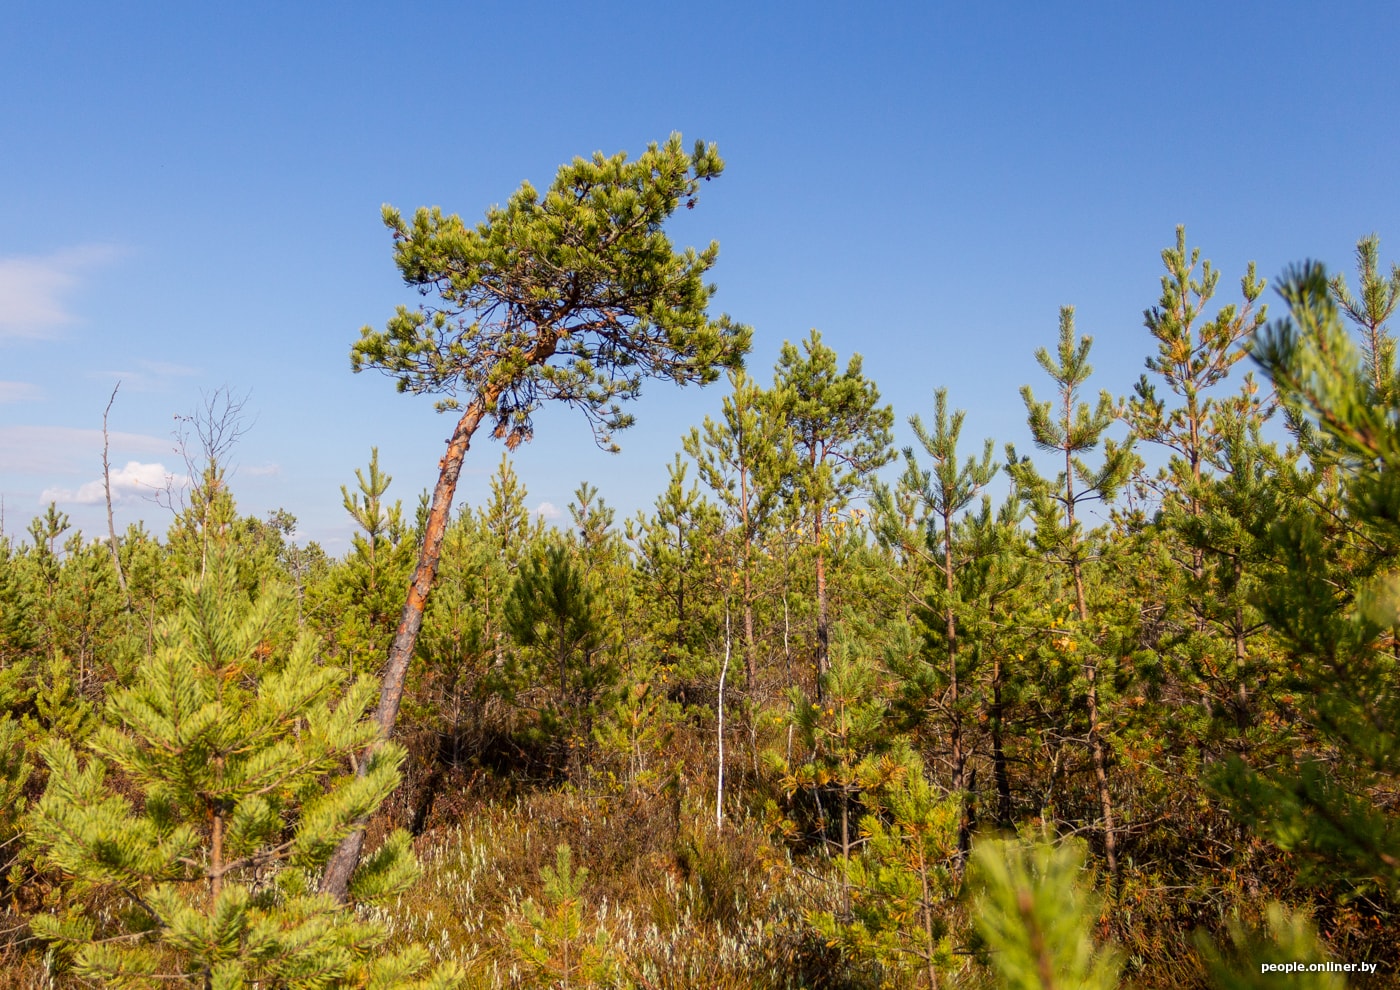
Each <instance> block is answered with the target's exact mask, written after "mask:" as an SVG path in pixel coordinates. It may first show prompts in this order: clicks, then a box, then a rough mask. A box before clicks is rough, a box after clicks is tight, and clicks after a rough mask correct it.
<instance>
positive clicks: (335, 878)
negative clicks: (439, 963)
mask: <svg viewBox="0 0 1400 990" xmlns="http://www.w3.org/2000/svg"><path fill="white" fill-rule="evenodd" d="M490 398H491V399H494V396H491V397H490ZM487 404H488V397H485V396H482V397H478V398H476V399H474V400H473V401H472V402H471V404H470V405H468V406H467V408H466V411H465V412H464V413H462V418H461V419H459V420H458V421H457V428H456V429H455V430H453V431H452V439H451V440H450V441H448V444H447V453H446V454H445V455H444V456H443V458H442V460H441V461H440V462H439V467H440V469H441V470H440V471H439V473H438V480H437V485H436V487H434V488H433V504H432V508H431V509H430V510H429V511H428V525H427V527H426V528H425V529H424V531H423V546H422V547H421V548H420V549H419V551H418V565H417V567H416V568H414V571H413V581H412V583H411V584H409V586H408V599H407V600H406V601H405V602H404V606H403V612H402V614H401V615H400V617H399V627H398V631H397V632H395V633H394V642H393V644H392V645H391V646H390V647H389V662H388V664H387V665H386V666H385V669H384V681H383V684H382V686H381V688H380V691H379V707H378V708H377V709H375V713H374V720H375V723H376V724H377V725H378V726H379V733H380V738H379V741H378V742H376V743H374V744H373V745H372V746H371V747H370V749H369V751H368V752H366V753H365V754H364V755H363V756H362V757H361V759H360V762H359V768H358V772H359V773H360V774H361V775H363V774H364V773H365V771H366V769H367V768H368V766H369V761H370V757H371V756H372V755H373V754H374V752H375V751H376V750H377V749H378V748H379V746H380V745H381V744H382V743H383V742H384V741H385V740H387V739H388V738H389V737H390V736H392V735H393V732H394V721H395V720H396V719H397V718H398V714H399V705H400V703H401V702H402V701H403V691H404V677H405V675H406V674H407V673H408V662H409V660H410V659H412V657H413V647H414V645H415V644H416V643H417V642H418V632H419V630H421V629H422V628H423V612H424V610H425V609H426V608H427V605H428V594H429V592H431V591H432V588H433V582H434V581H435V580H436V579H437V569H438V559H439V558H440V557H441V555H442V539H443V535H444V534H445V533H446V532H447V520H448V516H449V515H450V514H451V511H452V499H453V497H454V496H455V495H456V493H457V478H458V476H459V475H460V474H461V471H462V460H463V458H465V457H466V454H467V449H468V448H469V447H470V446H471V440H472V435H473V434H475V433H476V430H477V427H478V426H480V425H481V419H482V416H483V415H484V414H485V412H486V407H487ZM364 844H365V821H364V820H361V821H359V822H356V823H355V828H354V829H353V831H351V832H350V834H349V835H347V836H346V837H345V838H344V839H343V840H341V843H340V845H339V846H338V847H337V848H336V850H335V852H334V853H333V854H332V855H331V858H330V861H329V862H328V863H327V864H326V871H325V873H324V874H322V876H321V886H320V890H321V893H323V894H330V895H331V896H332V897H334V898H335V899H336V900H337V901H340V902H341V903H342V904H343V903H345V899H346V894H347V891H348V890H349V887H350V875H351V874H352V873H353V872H354V871H355V867H356V866H358V865H359V863H360V852H361V850H362V849H363V848H364Z"/></svg>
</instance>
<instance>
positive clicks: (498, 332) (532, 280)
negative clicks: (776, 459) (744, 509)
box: [321, 134, 751, 899]
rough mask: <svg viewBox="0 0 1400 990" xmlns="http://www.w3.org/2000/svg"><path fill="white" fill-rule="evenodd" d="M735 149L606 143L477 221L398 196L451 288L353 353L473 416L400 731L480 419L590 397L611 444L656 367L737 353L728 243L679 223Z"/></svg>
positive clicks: (463, 427)
mask: <svg viewBox="0 0 1400 990" xmlns="http://www.w3.org/2000/svg"><path fill="white" fill-rule="evenodd" d="M723 169H724V162H723V161H722V160H721V159H720V157H719V152H718V151H717V150H716V148H715V146H714V145H713V144H711V145H706V144H704V143H703V142H696V144H695V148H694V151H693V152H690V153H687V152H686V151H685V148H684V147H683V145H682V143H681V138H680V135H679V134H673V135H672V136H671V138H670V140H668V141H667V142H666V143H665V144H664V145H660V146H658V145H655V144H653V145H651V146H650V147H648V148H647V150H646V151H645V152H644V153H643V154H642V155H641V156H640V157H638V158H637V160H636V161H628V160H627V156H626V155H625V154H618V155H614V156H613V157H611V158H608V157H605V156H604V155H602V154H601V153H599V154H595V155H594V156H593V157H592V158H591V159H583V158H575V159H574V160H573V162H571V163H570V164H568V165H565V166H563V167H561V168H560V169H559V172H558V174H557V175H556V176H555V179H554V182H553V184H551V185H550V187H549V189H548V190H547V191H546V192H545V194H544V196H543V197H541V196H540V194H539V193H538V192H536V190H535V188H534V187H533V186H531V185H530V184H529V183H528V182H527V183H525V184H524V185H522V186H521V187H520V189H519V190H518V191H517V192H516V193H515V195H514V196H512V197H511V198H510V200H509V201H508V202H507V203H506V205H505V206H495V207H492V208H491V209H490V210H488V211H487V213H486V219H485V220H483V221H482V222H481V223H479V224H477V225H476V226H475V227H469V226H467V224H465V223H463V222H462V220H461V218H460V217H458V216H457V215H455V214H453V215H451V216H444V215H443V213H442V211H441V210H439V209H437V208H434V209H431V210H428V209H420V210H419V211H418V212H417V213H416V214H415V215H414V217H413V220H412V222H411V223H410V222H407V221H405V220H404V218H403V217H402V216H401V215H400V214H399V212H398V211H397V210H394V209H392V208H389V207H386V208H385V210H384V222H385V224H386V225H388V227H389V229H390V230H391V231H393V234H394V257H395V261H396V262H397V264H398V266H399V271H401V272H402V273H403V278H404V281H405V282H406V283H407V284H409V285H411V286H413V287H414V288H416V289H418V290H419V291H420V292H422V293H423V294H424V295H430V296H433V297H434V298H435V302H434V303H433V304H431V305H428V306H422V307H419V308H418V309H409V308H408V307H405V306H400V307H399V310H398V313H397V314H396V315H395V316H394V317H393V318H392V319H390V320H389V323H388V325H387V326H386V327H385V328H384V329H383V330H375V329H373V328H371V327H365V328H364V330H363V331H362V332H361V336H360V340H359V341H358V342H357V343H356V344H355V346H354V348H353V350H352V351H351V362H352V365H353V367H354V369H355V370H356V371H360V370H362V369H364V368H377V369H379V370H380V371H382V372H384V373H385V374H387V375H389V376H390V377H392V378H393V379H394V381H395V383H396V384H397V385H398V388H399V391H401V392H413V393H418V394H422V393H427V394H435V395H442V396H444V398H443V399H442V400H440V401H439V402H438V409H439V410H440V411H444V412H445V411H448V410H453V411H456V412H458V413H459V414H460V418H459V419H458V420H457V426H456V428H455V429H454V430H453V431H452V436H451V438H449V440H448V441H447V452H446V454H444V455H443V458H442V460H441V461H440V462H439V465H438V467H439V471H438V481H437V485H436V486H435V487H434V489H433V498H432V507H431V509H430V511H429V514H428V522H427V526H426V527H425V529H424V533H423V544H422V547H421V548H420V550H419V555H418V564H417V567H416V568H415V570H414V573H413V580H412V582H411V584H410V585H409V589H408V597H407V600H406V601H405V602H404V607H403V612H402V613H401V615H400V618H399V626H398V630H397V632H396V633H395V635H394V640H393V644H392V645H391V646H390V648H389V661H388V663H387V664H386V666H385V669H384V684H383V688H382V691H381V694H380V701H379V708H378V711H377V712H376V714H375V718H376V720H377V721H378V722H379V725H380V728H381V729H382V730H383V732H384V734H385V736H388V735H389V734H390V733H391V732H392V730H393V726H394V721H395V719H396V718H397V717H398V711H399V703H400V701H401V700H402V698H403V690H404V676H405V674H406V673H407V670H408V662H409V659H410V658H411V657H412V656H413V647H414V644H415V642H416V641H417V638H418V631H419V629H420V628H421V627H422V624H423V610H424V608H425V607H426V605H427V601H428V594H429V592H430V591H431V590H432V587H433V582H434V581H435V579H436V577H437V566H438V557H439V555H440V553H441V551H442V538H443V533H444V532H445V531H446V528H447V518H448V515H449V514H450V512H451V509H452V499H453V496H454V495H455V493H456V490H457V478H458V475H459V474H460V473H461V470H462V460H463V458H464V457H465V456H466V453H467V448H468V447H469V446H470V444H471V441H472V438H473V437H474V436H475V435H476V431H477V429H478V428H479V427H480V426H481V425H482V423H490V424H491V430H492V433H493V434H494V435H495V436H496V437H497V438H498V439H501V440H504V441H505V443H506V446H507V447H512V448H513V447H515V446H517V445H519V444H520V443H521V442H523V441H526V440H529V439H530V438H531V436H532V435H533V433H534V425H533V421H532V416H533V414H534V412H535V411H536V410H537V409H538V408H539V407H540V405H541V404H542V403H544V402H545V401H550V400H552V401H556V402H563V403H565V404H567V405H572V406H576V407H578V408H579V409H581V410H582V411H583V413H584V415H585V416H587V417H588V420H589V422H590V423H591V424H592V425H593V427H594V432H595V435H596V436H597V438H598V440H599V443H600V444H602V445H604V446H606V447H609V448H613V445H612V434H613V431H615V430H619V429H622V428H623V427H626V426H629V425H631V422H632V417H631V416H629V415H627V414H626V413H624V412H623V411H622V409H621V406H620V403H621V401H622V400H625V399H631V398H635V397H636V396H637V394H638V393H639V392H640V391H641V387H642V382H643V381H645V380H646V379H648V378H667V379H670V380H671V381H674V382H676V383H678V384H686V383H689V382H699V383H701V384H705V383H708V382H712V381H714V380H715V379H717V378H718V377H719V375H720V372H721V371H722V370H723V369H725V368H733V367H738V366H740V364H741V363H742V360H743V356H744V353H745V352H746V351H747V350H748V345H749V337H750V335H751V333H750V330H749V328H748V327H745V326H741V325H738V324H735V323H732V322H731V321H730V320H729V318H728V317H723V316H722V317H719V318H718V319H711V317H710V315H709V313H708V312H707V308H708V306H709V302H710V294H711V293H712V292H713V291H714V286H712V285H709V284H707V283H706V282H705V275H706V273H707V272H708V271H709V270H710V268H711V267H713V265H714V263H715V260H716V258H717V257H718V256H719V245H718V244H715V243H711V244H710V246H709V247H707V248H706V249H705V250H704V251H699V252H697V251H695V250H694V249H692V248H687V249H686V250H685V251H682V252H677V251H676V250H674V248H673V247H672V246H671V240H670V238H669V237H667V236H666V232H665V231H664V230H663V225H664V224H665V222H666V220H668V219H669V218H670V216H671V215H672V214H673V213H675V211H676V210H677V209H678V208H679V207H680V205H681V204H682V203H684V204H685V206H686V208H687V209H689V208H691V207H693V206H694V205H695V199H696V194H697V192H698V191H699V188H700V183H701V181H703V180H709V179H712V178H714V177H715V176H717V175H719V174H720V172H721V171H723ZM363 841H364V832H363V830H357V831H356V832H355V833H353V834H352V835H351V836H350V838H349V839H347V840H346V842H345V843H343V844H342V846H341V848H340V849H339V850H337V852H336V855H335V858H334V859H333V860H332V862H331V864H330V866H329V867H328V868H327V870H326V873H325V877H324V878H323V880H322V884H321V889H322V890H323V891H325V892H327V893H330V894H333V895H335V896H336V897H338V898H342V899H343V898H344V897H345V893H346V885H347V884H348V882H349V879H350V874H351V872H352V871H353V870H354V868H355V864H356V863H357V862H358V861H359V855H360V847H361V845H362V843H363Z"/></svg>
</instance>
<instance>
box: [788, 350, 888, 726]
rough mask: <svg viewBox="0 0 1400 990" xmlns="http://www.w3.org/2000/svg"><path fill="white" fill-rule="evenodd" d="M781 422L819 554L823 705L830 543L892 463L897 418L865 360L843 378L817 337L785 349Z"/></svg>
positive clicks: (819, 671) (811, 537)
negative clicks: (837, 525)
mask: <svg viewBox="0 0 1400 990" xmlns="http://www.w3.org/2000/svg"><path fill="white" fill-rule="evenodd" d="M773 389H774V392H775V395H774V397H773V402H774V404H775V410H776V412H777V415H778V416H779V417H780V418H782V419H783V420H785V421H786V422H787V424H788V425H789V426H790V427H791V429H792V437H793V443H794V444H795V445H796V449H797V455H798V456H797V463H796V465H795V468H794V470H793V473H792V476H791V485H792V488H793V491H794V493H795V494H796V496H797V498H798V500H799V501H800V502H801V504H802V508H803V511H805V513H806V515H807V523H806V524H807V527H808V534H809V540H810V542H811V544H812V547H813V549H814V551H815V554H816V580H817V656H816V669H817V670H816V672H817V697H818V699H820V698H821V691H822V675H823V674H825V673H826V670H827V665H828V653H829V650H830V629H829V618H828V615H827V587H826V584H827V573H826V564H827V557H828V555H829V553H828V550H829V548H828V546H827V543H828V541H829V539H830V536H829V533H828V530H829V528H830V526H831V523H832V521H833V517H834V516H835V515H836V514H837V513H839V512H840V511H841V509H843V508H844V507H845V506H846V505H847V503H848V502H849V501H850V500H851V498H853V497H854V496H855V495H856V494H857V493H858V492H860V491H861V490H862V489H863V488H865V487H868V486H869V484H870V481H871V477H872V475H873V474H874V472H875V471H877V470H879V468H881V467H882V466H883V465H885V464H887V463H888V462H889V460H890V459H891V458H892V457H893V456H894V451H893V450H892V449H891V448H890V441H891V435H890V427H891V426H893V425H894V412H893V411H892V410H891V409H890V407H889V406H882V405H880V404H879V402H880V392H879V390H878V389H877V388H876V387H875V383H874V382H872V381H871V380H870V379H868V378H866V377H865V375H863V374H862V373H861V358H860V355H859V354H857V355H854V356H852V358H851V360H850V361H849V362H847V364H846V370H845V371H844V372H842V371H839V370H838V369H837V363H836V352H835V351H834V350H832V349H831V348H830V347H827V346H826V345H825V344H823V343H822V335H821V334H820V333H818V332H817V331H816V330H813V331H812V333H811V335H810V336H809V337H808V338H807V339H806V340H804V341H803V342H802V348H801V350H799V349H798V348H797V347H796V346H795V345H793V344H792V343H784V344H783V350H782V354H781V355H780V356H779V358H778V366H777V369H776V371H775V374H774V376H773Z"/></svg>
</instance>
